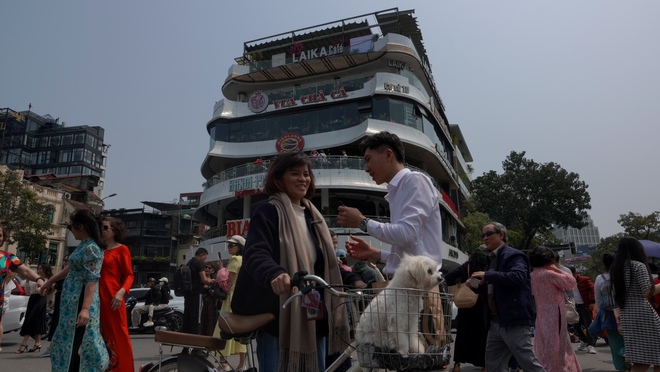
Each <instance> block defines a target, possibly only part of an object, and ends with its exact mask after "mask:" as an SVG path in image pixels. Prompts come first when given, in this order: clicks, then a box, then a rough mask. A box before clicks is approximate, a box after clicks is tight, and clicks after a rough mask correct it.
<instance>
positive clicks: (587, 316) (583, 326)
mask: <svg viewBox="0 0 660 372" xmlns="http://www.w3.org/2000/svg"><path fill="white" fill-rule="evenodd" d="M575 310H577V312H578V314H580V322H579V323H576V324H573V330H574V331H575V333H577V336H578V338H579V339H580V341H582V342H586V343H587V345H590V346H594V345H596V340H595V339H594V338H593V337H592V336H591V335H590V334H589V331H588V329H589V326H590V325H591V322H592V320H593V319H592V317H591V309H590V308H589V307H588V306H586V305H585V304H576V305H575Z"/></svg>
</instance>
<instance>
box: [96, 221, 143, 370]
mask: <svg viewBox="0 0 660 372" xmlns="http://www.w3.org/2000/svg"><path fill="white" fill-rule="evenodd" d="M101 232H102V234H103V240H104V241H105V242H106V244H108V248H107V249H106V250H105V255H104V256H103V266H102V267H101V278H100V279H99V298H100V300H101V334H102V335H103V340H104V341H105V345H106V346H107V347H108V352H109V353H110V367H109V368H108V371H116V372H124V371H126V372H129V371H130V372H133V371H135V367H134V365H133V347H132V346H131V338H130V336H129V335H128V320H127V318H126V303H125V302H124V294H126V293H128V292H129V290H130V289H131V286H132V285H133V267H132V264H131V252H130V250H129V249H128V247H127V246H125V245H123V244H121V243H120V242H122V241H123V240H124V238H125V237H126V228H125V227H124V224H123V223H122V222H121V220H120V219H117V218H113V217H105V218H103V227H102V231H101Z"/></svg>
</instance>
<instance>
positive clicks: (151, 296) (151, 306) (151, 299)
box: [131, 278, 185, 328]
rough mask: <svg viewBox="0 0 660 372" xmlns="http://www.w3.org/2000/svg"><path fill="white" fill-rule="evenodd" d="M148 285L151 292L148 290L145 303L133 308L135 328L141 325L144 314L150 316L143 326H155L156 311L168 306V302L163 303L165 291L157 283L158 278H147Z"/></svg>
mask: <svg viewBox="0 0 660 372" xmlns="http://www.w3.org/2000/svg"><path fill="white" fill-rule="evenodd" d="M147 287H148V288H149V292H147V298H146V299H145V300H144V305H140V306H136V307H134V308H133V311H131V324H132V325H133V328H138V327H139V326H140V320H141V319H142V314H147V316H148V318H147V321H146V322H144V324H142V326H143V327H153V325H154V311H156V310H161V309H164V308H166V307H167V302H165V303H162V302H164V301H161V299H162V297H163V296H162V293H163V292H162V291H161V286H160V285H158V284H157V283H156V278H149V279H147ZM167 300H169V299H167ZM184 311H185V309H184Z"/></svg>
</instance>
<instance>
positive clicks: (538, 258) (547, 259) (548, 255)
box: [529, 247, 555, 267]
mask: <svg viewBox="0 0 660 372" xmlns="http://www.w3.org/2000/svg"><path fill="white" fill-rule="evenodd" d="M553 262H555V252H554V251H553V250H552V249H550V248H548V247H536V248H534V249H532V251H531V252H529V264H530V265H531V266H532V267H543V266H545V265H549V264H551V263H553Z"/></svg>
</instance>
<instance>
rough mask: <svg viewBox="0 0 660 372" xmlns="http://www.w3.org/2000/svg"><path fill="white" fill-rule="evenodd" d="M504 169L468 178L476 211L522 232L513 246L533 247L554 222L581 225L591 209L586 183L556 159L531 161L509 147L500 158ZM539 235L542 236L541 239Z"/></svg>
mask: <svg viewBox="0 0 660 372" xmlns="http://www.w3.org/2000/svg"><path fill="white" fill-rule="evenodd" d="M502 168H503V170H504V172H503V173H502V174H501V175H500V174H497V173H496V172H495V171H490V172H488V173H484V174H483V175H482V176H479V177H477V178H476V179H475V180H474V183H473V192H474V200H475V208H476V210H479V211H482V212H484V213H487V214H488V215H490V216H491V217H492V218H493V219H494V220H496V221H498V222H501V223H502V224H504V225H505V226H507V228H509V229H511V230H517V231H518V232H519V233H520V234H521V240H520V242H519V243H518V246H517V248H519V249H522V250H528V249H531V248H533V246H534V243H535V238H539V237H542V236H546V234H547V233H548V232H549V231H551V230H552V228H553V225H554V226H559V227H564V228H565V227H569V226H571V227H575V228H582V227H584V226H586V223H585V222H584V218H585V217H586V216H587V212H586V211H587V210H588V209H590V208H591V205H590V204H589V202H590V201H591V197H590V196H589V193H588V192H587V188H588V186H587V184H586V183H585V182H584V181H580V176H579V175H578V174H577V173H573V172H568V171H566V170H565V169H563V168H562V167H561V166H560V165H559V164H556V163H554V162H550V163H543V164H540V163H536V162H535V161H534V160H531V159H526V158H525V152H524V151H523V152H515V151H512V152H511V154H509V156H508V157H507V158H506V159H505V160H504V162H502ZM541 240H543V239H541Z"/></svg>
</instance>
